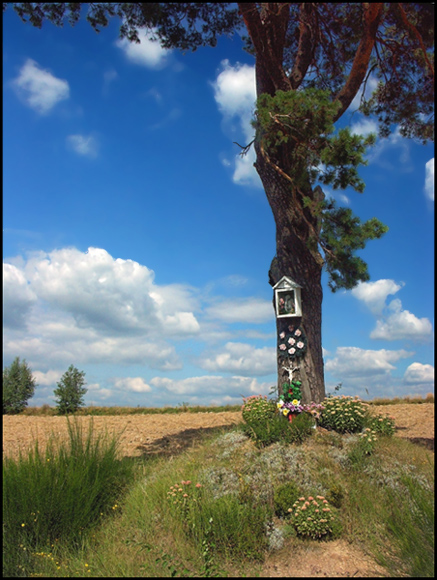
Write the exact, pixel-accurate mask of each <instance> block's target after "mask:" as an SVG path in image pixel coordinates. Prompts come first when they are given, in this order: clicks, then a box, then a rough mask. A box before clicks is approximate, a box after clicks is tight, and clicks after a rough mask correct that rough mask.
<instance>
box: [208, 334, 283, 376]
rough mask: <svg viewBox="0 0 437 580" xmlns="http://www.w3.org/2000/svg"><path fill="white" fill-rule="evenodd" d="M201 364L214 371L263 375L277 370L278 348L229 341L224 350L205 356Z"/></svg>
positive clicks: (243, 374)
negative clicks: (255, 346) (257, 346)
mask: <svg viewBox="0 0 437 580" xmlns="http://www.w3.org/2000/svg"><path fill="white" fill-rule="evenodd" d="M199 366H201V367H202V368H204V369H206V370H208V371H213V372H216V371H218V372H227V373H229V372H230V373H237V374H238V375H242V376H252V377H253V376H263V375H269V374H272V373H275V372H276V349H275V348H272V347H264V348H254V347H253V346H251V345H250V344H244V343H239V342H238V343H237V342H228V343H227V344H226V345H225V347H224V351H222V352H219V353H217V354H215V355H214V356H212V357H210V358H204V359H202V360H201V361H200V362H199Z"/></svg>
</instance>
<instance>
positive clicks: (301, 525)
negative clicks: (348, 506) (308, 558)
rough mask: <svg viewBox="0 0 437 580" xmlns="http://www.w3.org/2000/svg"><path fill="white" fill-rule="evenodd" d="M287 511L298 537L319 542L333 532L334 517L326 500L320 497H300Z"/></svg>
mask: <svg viewBox="0 0 437 580" xmlns="http://www.w3.org/2000/svg"><path fill="white" fill-rule="evenodd" d="M288 511H289V512H290V514H291V519H292V523H293V526H294V529H295V530H296V533H297V535H298V536H304V537H308V538H311V539H313V540H319V539H320V538H323V537H328V536H329V535H331V534H332V533H333V531H334V520H335V516H334V513H333V511H332V508H330V507H329V503H328V500H327V499H325V497H324V496H322V495H318V496H316V498H313V497H312V496H309V497H308V498H305V497H300V498H299V499H297V500H296V501H295V502H294V504H293V507H292V508H289V509H288Z"/></svg>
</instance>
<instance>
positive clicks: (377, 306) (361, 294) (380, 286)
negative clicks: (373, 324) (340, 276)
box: [351, 279, 404, 315]
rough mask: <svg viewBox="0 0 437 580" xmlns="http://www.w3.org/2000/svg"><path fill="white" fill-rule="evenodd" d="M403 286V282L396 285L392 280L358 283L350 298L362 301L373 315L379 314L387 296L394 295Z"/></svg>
mask: <svg viewBox="0 0 437 580" xmlns="http://www.w3.org/2000/svg"><path fill="white" fill-rule="evenodd" d="M403 286H404V284H403V282H402V283H401V284H397V283H396V282H395V281H394V280H386V279H382V280H376V282H360V283H359V284H358V285H357V286H356V287H355V288H354V289H353V290H351V293H352V296H355V298H358V300H362V301H363V302H364V303H365V304H366V306H367V307H368V308H369V309H370V310H371V311H372V312H373V314H376V315H378V314H381V313H382V311H383V309H384V307H385V305H386V304H385V301H386V299H387V296H389V295H391V294H396V292H398V291H399V290H400V289H401V288H402V287H403Z"/></svg>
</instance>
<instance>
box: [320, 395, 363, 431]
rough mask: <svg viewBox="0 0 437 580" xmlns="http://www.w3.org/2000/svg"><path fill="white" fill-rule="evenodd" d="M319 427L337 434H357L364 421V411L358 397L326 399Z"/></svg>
mask: <svg viewBox="0 0 437 580" xmlns="http://www.w3.org/2000/svg"><path fill="white" fill-rule="evenodd" d="M323 407H324V409H323V411H322V413H321V415H320V418H319V425H320V426H321V427H324V428H325V429H332V430H333V431H337V433H357V432H358V431H361V430H362V428H363V426H364V424H365V421H366V409H365V407H364V405H363V403H362V402H361V401H360V399H359V397H358V396H355V397H348V396H346V395H343V396H342V397H327V398H326V399H325V400H324V402H323Z"/></svg>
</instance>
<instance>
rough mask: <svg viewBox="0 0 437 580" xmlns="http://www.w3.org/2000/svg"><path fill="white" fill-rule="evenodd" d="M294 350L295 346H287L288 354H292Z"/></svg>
mask: <svg viewBox="0 0 437 580" xmlns="http://www.w3.org/2000/svg"><path fill="white" fill-rule="evenodd" d="M295 352H296V349H295V348H289V349H288V354H294V353H295Z"/></svg>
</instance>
